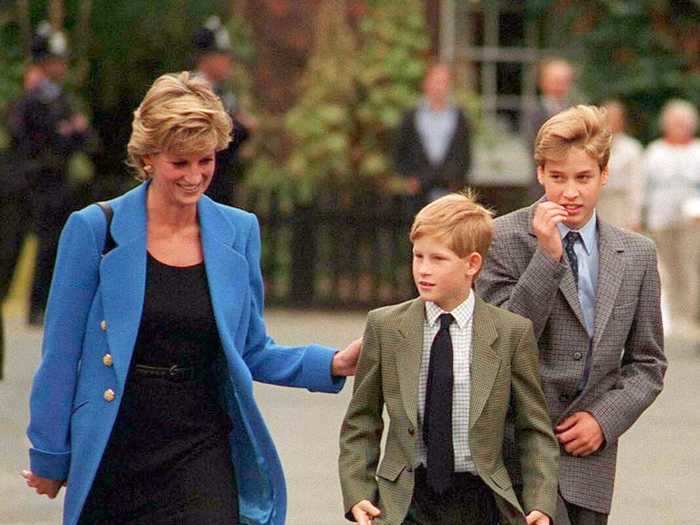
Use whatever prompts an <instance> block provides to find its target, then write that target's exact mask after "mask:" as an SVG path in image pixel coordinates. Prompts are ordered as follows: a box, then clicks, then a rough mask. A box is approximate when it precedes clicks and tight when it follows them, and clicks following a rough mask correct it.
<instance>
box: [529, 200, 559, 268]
mask: <svg viewBox="0 0 700 525" xmlns="http://www.w3.org/2000/svg"><path fill="white" fill-rule="evenodd" d="M567 216H568V213H567V211H566V208H564V206H560V205H559V204H557V203H555V202H550V201H546V202H542V203H540V204H539V205H538V206H537V208H536V209H535V216H534V217H533V219H532V230H533V232H534V233H535V236H536V237H537V243H538V244H539V246H540V248H541V249H542V250H543V251H544V252H545V253H546V254H547V255H549V256H550V257H551V258H552V259H554V260H555V261H559V260H561V256H562V254H563V253H564V247H563V246H562V243H561V235H560V234H559V228H557V225H558V224H559V223H562V222H564V221H565V220H566V218H567Z"/></svg>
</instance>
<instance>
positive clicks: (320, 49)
mask: <svg viewBox="0 0 700 525" xmlns="http://www.w3.org/2000/svg"><path fill="white" fill-rule="evenodd" d="M316 35H317V37H316V45H315V48H314V50H313V53H312V55H311V58H310V60H309V63H308V65H307V70H306V73H305V74H304V77H303V78H302V81H301V85H300V90H301V91H300V93H301V95H300V97H299V100H298V101H297V104H296V105H295V106H294V107H293V108H292V109H291V110H290V111H289V112H288V114H287V117H286V129H287V132H288V133H289V136H290V139H291V141H292V144H293V146H292V151H291V153H290V155H289V159H288V162H287V167H288V170H289V173H290V175H291V177H292V179H293V180H294V182H295V189H296V196H297V198H298V199H299V200H301V201H302V202H308V201H309V200H311V198H312V197H313V194H314V192H315V190H316V188H317V187H318V186H319V185H320V184H322V183H330V184H334V185H336V186H338V185H342V184H343V183H344V182H346V181H347V180H348V179H350V178H351V177H352V175H353V164H352V135H353V134H354V132H355V129H354V128H355V126H354V122H353V115H352V112H353V110H354V108H355V107H356V105H357V88H356V85H355V83H356V76H357V62H356V61H355V60H354V57H355V52H356V44H355V37H354V34H353V33H352V30H351V29H350V27H349V26H348V25H347V21H346V16H345V8H344V3H343V2H325V3H324V4H322V5H321V7H320V10H319V13H318V19H317V27H316Z"/></svg>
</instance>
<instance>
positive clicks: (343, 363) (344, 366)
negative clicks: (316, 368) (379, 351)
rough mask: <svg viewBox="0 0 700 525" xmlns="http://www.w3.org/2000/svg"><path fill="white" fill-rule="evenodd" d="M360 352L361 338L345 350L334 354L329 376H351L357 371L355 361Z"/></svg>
mask: <svg viewBox="0 0 700 525" xmlns="http://www.w3.org/2000/svg"><path fill="white" fill-rule="evenodd" d="M361 350H362V338H361V337H360V338H359V339H355V340H354V341H353V342H352V343H350V344H349V345H348V346H347V347H346V348H345V350H341V351H340V352H336V354H335V355H334V356H333V364H332V365H331V374H333V375H334V376H353V375H355V370H356V369H357V360H358V359H359V357H360V351H361Z"/></svg>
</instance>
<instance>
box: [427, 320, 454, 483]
mask: <svg viewBox="0 0 700 525" xmlns="http://www.w3.org/2000/svg"><path fill="white" fill-rule="evenodd" d="M452 321H454V317H452V314H442V315H441V316H440V329H439V330H438V333H437V334H436V335H435V339H433V344H432V346H431V347H430V365H429V366H428V383H427V385H426V389H425V410H424V417H423V441H424V442H425V445H426V447H427V449H428V454H427V455H428V466H427V473H426V478H427V482H428V486H430V487H431V488H432V489H433V490H434V491H435V492H437V493H442V492H444V491H445V490H447V489H448V488H449V486H450V483H451V482H452V472H453V471H454V448H453V445H452V385H453V382H454V379H453V373H452V339H451V338H450V324H452Z"/></svg>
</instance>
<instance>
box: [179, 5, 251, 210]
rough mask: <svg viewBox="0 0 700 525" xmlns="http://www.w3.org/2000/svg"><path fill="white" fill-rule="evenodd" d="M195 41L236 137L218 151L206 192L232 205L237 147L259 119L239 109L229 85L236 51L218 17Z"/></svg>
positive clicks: (198, 59) (201, 66) (199, 65)
mask: <svg viewBox="0 0 700 525" xmlns="http://www.w3.org/2000/svg"><path fill="white" fill-rule="evenodd" d="M193 44H194V53H195V69H196V72H197V73H198V74H200V75H202V76H203V77H204V78H206V79H207V80H208V81H209V82H210V83H211V85H212V87H213V88H214V92H215V93H216V94H217V95H218V96H219V97H221V101H222V102H223V104H224V108H225V109H226V111H227V112H228V113H229V115H231V118H232V119H233V139H232V141H231V143H230V144H229V145H228V147H227V148H226V149H225V150H223V151H220V152H218V153H217V154H216V171H215V172H214V177H213V179H212V181H211V184H210V185H209V189H208V190H207V195H208V196H209V197H211V198H212V199H214V200H215V201H218V202H221V203H223V204H232V203H233V199H234V185H235V182H236V178H237V177H236V174H237V173H240V170H241V166H240V164H239V162H238V149H239V148H240V146H241V144H243V143H244V142H245V141H246V140H248V138H249V137H250V135H251V133H253V132H254V131H255V128H256V126H257V122H256V121H255V119H254V118H253V117H252V116H251V115H249V114H247V113H246V112H244V111H243V110H242V109H241V108H240V106H239V104H238V100H237V98H236V96H235V95H234V94H233V92H232V91H231V90H230V88H229V87H228V86H227V83H228V81H229V80H230V79H231V73H232V71H233V66H234V63H233V50H232V48H231V40H230V37H229V34H228V31H227V30H226V28H225V27H224V26H223V25H222V24H221V20H220V19H219V17H217V16H212V17H209V19H208V20H207V21H206V23H205V24H204V25H203V26H202V27H201V28H199V29H198V30H197V31H196V32H195V35H194V39H193Z"/></svg>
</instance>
